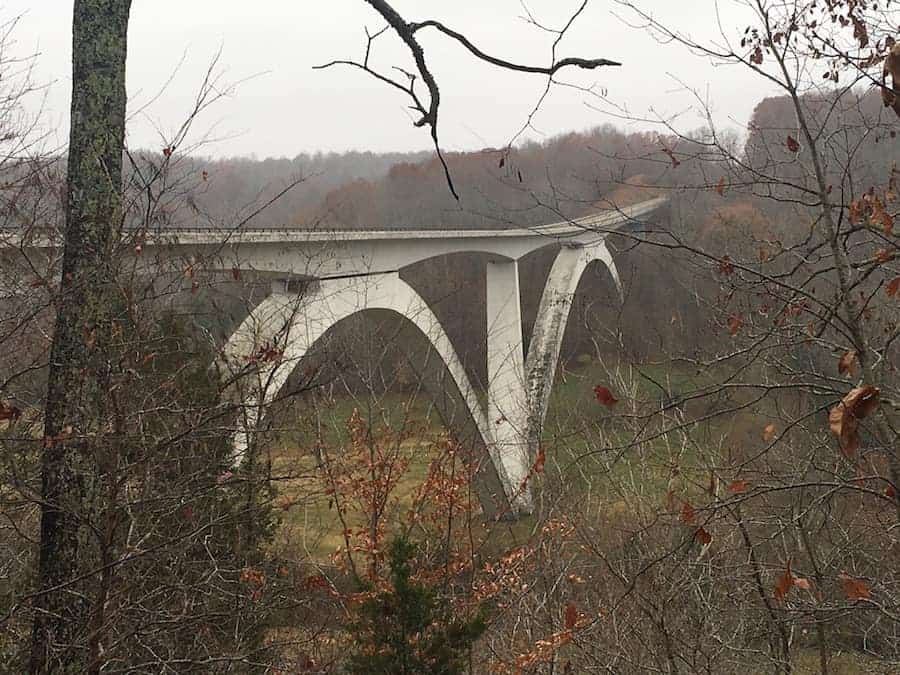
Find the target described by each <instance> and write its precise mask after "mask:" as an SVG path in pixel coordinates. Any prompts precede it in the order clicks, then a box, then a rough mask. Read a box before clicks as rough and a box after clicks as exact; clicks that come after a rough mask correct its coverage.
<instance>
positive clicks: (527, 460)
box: [224, 239, 619, 513]
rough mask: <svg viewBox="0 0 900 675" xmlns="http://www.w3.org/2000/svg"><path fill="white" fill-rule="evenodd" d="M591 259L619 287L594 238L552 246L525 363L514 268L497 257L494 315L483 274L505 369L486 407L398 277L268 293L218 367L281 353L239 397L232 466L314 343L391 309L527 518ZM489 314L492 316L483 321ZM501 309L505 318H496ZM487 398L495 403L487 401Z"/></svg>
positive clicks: (425, 309) (436, 325) (510, 502)
mask: <svg viewBox="0 0 900 675" xmlns="http://www.w3.org/2000/svg"><path fill="white" fill-rule="evenodd" d="M594 261H600V262H602V263H603V264H604V265H605V266H606V267H607V268H608V269H609V271H610V273H611V274H612V277H613V279H614V281H615V283H616V285H617V286H619V277H618V273H617V271H616V268H615V264H614V262H613V259H612V256H611V255H610V253H609V250H608V249H607V247H606V245H605V243H604V242H603V240H602V239H600V240H599V241H596V242H595V243H592V244H579V243H569V244H567V245H564V246H563V247H562V248H560V250H559V252H558V253H557V256H556V258H555V260H554V263H553V266H552V268H551V270H550V274H549V276H548V278H547V282H546V285H545V287H544V290H543V293H542V296H541V301H540V305H539V308H538V313H537V317H536V319H535V323H534V329H533V333H532V339H531V341H530V345H529V350H528V354H527V357H524V358H523V353H522V352H523V340H522V328H521V319H520V299H519V296H518V263H517V262H516V261H514V260H504V259H502V258H500V259H499V260H498V261H497V262H499V263H500V266H501V267H502V268H504V272H503V274H506V275H512V276H511V277H509V278H511V279H512V282H513V283H512V284H509V283H507V284H506V288H507V289H508V292H509V299H508V302H506V303H505V304H504V306H503V307H502V308H499V306H498V304H497V302H496V301H495V302H494V303H493V305H494V307H497V309H492V302H491V297H492V287H491V284H492V281H491V279H492V277H491V275H490V274H489V275H488V278H487V283H488V303H487V307H488V313H489V316H488V322H487V325H488V328H489V330H488V335H487V340H488V353H489V379H490V378H491V377H492V375H491V368H490V359H491V356H490V354H491V353H492V351H493V352H494V353H495V354H496V353H497V350H501V351H502V353H501V354H500V357H501V358H502V361H503V363H504V364H506V365H505V366H504V367H505V368H506V370H507V372H506V373H501V376H502V377H501V378H500V379H502V380H503V382H502V388H500V389H498V388H497V386H496V384H495V383H493V382H489V383H488V399H489V400H488V410H487V411H485V409H484V408H483V407H482V405H481V403H480V401H479V399H478V396H477V393H476V390H475V388H474V387H473V386H472V383H471V381H470V379H469V376H468V374H467V372H466V370H465V368H464V366H463V364H462V361H461V360H460V358H459V355H458V354H457V352H456V349H455V348H454V346H453V344H452V343H451V341H450V338H449V337H448V335H447V333H446V331H445V330H444V328H443V326H442V325H441V322H440V320H439V319H438V318H437V316H436V315H435V314H434V312H433V311H432V310H431V308H430V307H429V306H428V304H427V302H426V301H425V300H424V299H423V298H422V296H421V295H420V294H419V293H418V292H417V291H416V290H415V289H414V288H413V287H412V286H410V285H409V284H408V283H407V282H406V281H404V280H403V279H401V278H400V275H399V273H398V272H387V273H379V274H368V275H360V276H351V277H347V278H339V279H324V280H320V281H317V282H312V283H311V284H310V288H308V289H307V291H306V292H305V293H303V294H302V295H298V294H296V293H291V292H287V289H286V288H285V289H282V290H276V291H273V292H272V293H271V294H270V295H269V296H268V297H267V298H266V299H265V300H263V301H262V303H260V304H259V305H258V306H257V307H256V308H255V309H254V310H253V312H252V313H251V314H250V315H249V316H248V317H247V318H246V319H245V320H244V322H243V323H242V324H241V325H240V326H239V327H238V329H237V330H236V331H235V332H234V334H233V335H232V336H231V338H230V339H229V340H228V343H227V344H226V346H225V350H224V356H225V363H226V364H227V365H228V366H229V368H230V369H231V370H232V372H234V371H235V370H239V369H242V368H246V365H247V361H248V357H250V358H252V356H253V355H254V354H257V353H259V351H260V349H261V347H267V346H271V347H277V349H278V351H279V352H280V357H279V358H278V359H273V360H271V361H264V360H260V361H261V362H260V363H259V364H258V368H257V369H256V370H255V372H254V377H253V381H252V383H251V385H250V387H249V390H246V391H244V392H243V394H242V398H243V404H244V406H243V408H244V411H245V413H244V415H243V416H242V418H241V420H240V421H239V423H238V428H237V430H236V432H235V436H234V441H233V447H234V462H235V463H238V462H240V461H242V459H243V457H244V455H245V454H246V452H247V449H248V448H249V447H250V445H251V442H252V435H253V434H254V433H255V429H256V426H257V425H258V423H259V421H260V419H261V417H262V415H263V411H264V409H265V407H266V405H268V404H269V403H270V402H271V401H272V400H273V399H274V398H275V397H276V396H277V395H278V393H279V391H280V390H281V388H282V387H283V386H284V384H285V383H286V382H287V380H288V378H289V376H290V374H291V373H292V371H293V370H294V368H295V367H296V366H297V364H298V363H299V362H300V360H301V359H302V358H303V357H304V356H305V355H306V354H307V353H308V352H309V351H310V350H311V349H312V347H313V345H314V344H315V343H316V341H318V340H319V339H320V338H321V337H322V336H323V335H324V334H325V333H326V332H327V331H328V330H329V329H330V328H331V327H332V326H334V325H335V324H336V323H338V322H340V321H342V320H344V319H346V318H348V317H350V316H352V315H354V314H356V313H358V312H361V311H365V310H370V309H381V310H389V311H391V312H394V313H396V314H398V315H400V316H402V317H404V318H405V319H407V320H408V321H409V322H410V323H412V324H413V325H414V326H416V328H417V329H418V330H419V331H420V332H421V333H422V334H423V335H424V336H425V338H426V339H427V340H428V341H429V343H430V345H431V346H432V347H433V348H434V350H435V351H436V352H437V354H438V355H439V356H440V357H441V359H442V360H443V363H444V366H445V367H446V369H447V372H449V374H450V376H451V378H452V379H453V382H454V384H455V385H456V388H457V390H458V391H459V394H460V395H461V397H462V400H463V401H464V403H465V406H466V408H467V409H468V414H469V415H470V418H471V420H472V421H473V422H474V425H475V428H476V429H477V432H478V435H479V436H480V437H481V441H482V442H483V444H484V446H485V447H486V448H487V450H488V453H489V456H490V459H491V462H492V464H493V468H494V470H495V471H496V476H497V478H498V479H499V482H500V485H501V486H502V487H503V492H504V495H503V496H504V497H505V499H506V502H507V504H506V506H507V507H508V508H509V509H511V510H512V511H513V512H517V513H527V512H530V510H531V508H532V500H531V494H530V489H529V486H528V485H527V476H528V474H529V472H530V469H531V465H532V463H533V461H534V453H535V451H536V448H537V442H538V440H539V437H540V431H541V427H542V425H543V421H544V416H545V415H546V412H547V407H548V403H549V398H550V392H551V390H552V386H553V380H554V377H555V374H556V368H557V362H558V360H559V353H560V349H561V346H562V340H563V336H564V333H565V328H566V324H567V323H568V318H569V314H570V310H571V306H572V298H573V296H574V294H575V291H576V289H577V287H578V283H579V281H580V280H581V277H582V275H583V274H584V272H585V270H586V268H587V267H588V265H590V264H591V263H592V262H594ZM494 295H496V292H495V293H494ZM510 310H512V311H511V312H510ZM492 312H494V313H495V314H496V315H497V316H494V317H492V316H490V314H491V313H492ZM501 312H502V313H504V317H500V314H501ZM498 317H500V318H505V320H506V323H507V325H508V328H509V327H511V329H512V330H511V331H510V330H509V329H507V330H501V331H498V332H499V333H502V337H501V338H496V337H495V336H493V331H492V330H491V326H492V324H494V323H495V321H494V319H497V318H498ZM497 339H502V341H503V342H502V344H499V345H494V346H493V349H492V340H494V341H496V340H497ZM495 358H497V357H496V356H495ZM492 398H495V399H498V400H497V401H492ZM500 399H502V403H500V402H499V401H500ZM504 406H505V408H504ZM514 408H515V409H514ZM519 408H523V409H519ZM498 410H499V411H500V417H501V418H502V421H503V422H509V424H501V419H498V420H496V421H492V420H491V419H490V418H491V417H493V416H496V415H497V414H498V413H497V411H498Z"/></svg>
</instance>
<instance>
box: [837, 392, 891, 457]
mask: <svg viewBox="0 0 900 675" xmlns="http://www.w3.org/2000/svg"><path fill="white" fill-rule="evenodd" d="M880 393H881V392H880V391H879V390H878V388H877V387H873V386H872V385H870V384H867V385H863V386H862V387H856V388H855V389H851V390H850V392H849V393H848V394H847V395H846V396H845V397H844V398H843V399H842V400H841V402H840V403H838V404H837V405H836V406H834V407H833V408H832V409H831V412H830V413H829V414H828V426H829V428H830V429H831V433H833V434H834V435H835V436H837V437H838V441H839V443H840V446H841V451H842V452H843V453H844V455H845V456H846V457H853V456H854V455H855V454H856V451H857V450H859V420H861V419H865V418H866V417H868V416H869V415H870V414H872V412H873V411H874V410H875V409H876V408H877V407H878V401H879V396H880Z"/></svg>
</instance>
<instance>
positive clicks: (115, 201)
mask: <svg viewBox="0 0 900 675" xmlns="http://www.w3.org/2000/svg"><path fill="white" fill-rule="evenodd" d="M130 9H131V0H75V6H74V21H73V29H72V108H71V129H70V136H69V159H68V186H67V203H66V231H65V244H64V252H63V261H62V277H61V280H60V293H59V302H58V306H57V308H56V309H57V317H56V330H55V333H54V336H53V344H52V347H51V354H50V369H49V380H48V387H47V401H46V407H45V417H44V443H43V446H42V449H41V452H42V453H43V454H42V458H41V481H42V494H43V503H42V507H41V533H40V555H39V565H38V575H39V576H38V586H39V592H40V595H38V596H37V598H36V599H35V601H34V625H33V631H32V650H31V660H30V664H29V666H30V671H31V672H32V673H45V672H50V671H52V672H65V673H76V672H77V673H82V672H87V671H89V670H90V669H91V668H92V667H95V666H96V664H89V663H88V662H89V654H88V646H87V642H88V639H87V638H88V634H89V633H90V632H91V616H92V615H93V614H95V613H96V612H95V611H94V610H92V606H93V604H94V603H95V601H96V600H95V599H94V595H95V590H94V588H95V587H96V585H97V584H96V583H95V581H96V579H95V577H96V574H94V573H93V572H92V570H95V569H96V562H97V558H96V556H95V555H92V551H94V550H96V546H97V542H96V541H95V535H94V534H93V533H92V530H91V525H92V520H93V518H92V512H93V511H94V509H95V508H96V507H97V501H98V500H99V499H100V495H99V494H98V490H99V489H100V482H101V481H100V479H99V477H98V470H97V463H96V461H97V459H96V452H95V450H96V444H97V441H98V440H99V439H101V438H102V434H103V423H102V421H103V408H104V398H105V388H104V381H105V380H106V378H107V372H106V371H107V366H106V358H105V355H104V351H105V350H104V347H105V346H106V345H107V344H108V341H109V339H108V336H109V331H110V316H111V313H112V303H111V302H110V301H111V299H112V295H111V291H112V283H111V282H112V278H113V265H112V256H111V253H112V247H113V243H114V234H115V233H116V232H117V231H118V229H119V227H120V225H121V217H122V215H121V213H122V206H121V191H122V154H123V147H124V139H125V102H126V95H125V58H126V47H127V29H128V17H129V12H130Z"/></svg>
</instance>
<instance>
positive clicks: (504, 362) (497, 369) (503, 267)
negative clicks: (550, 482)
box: [485, 260, 532, 513]
mask: <svg viewBox="0 0 900 675" xmlns="http://www.w3.org/2000/svg"><path fill="white" fill-rule="evenodd" d="M486 288H487V302H486V308H487V377H488V381H487V415H488V423H489V425H490V435H491V437H490V438H488V439H485V440H486V442H487V443H488V444H489V448H490V449H491V456H492V457H494V461H495V463H497V464H499V465H500V467H502V474H505V476H504V478H505V481H506V484H507V496H508V497H509V499H510V506H511V508H512V510H513V511H514V512H515V513H530V512H531V510H532V499H531V486H530V485H528V474H529V470H530V468H531V461H530V452H529V447H528V429H527V425H528V418H529V415H528V400H527V396H526V390H525V377H524V374H525V359H524V353H523V352H524V342H523V339H522V312H521V302H520V297H519V265H518V263H517V262H516V261H514V260H499V261H497V260H492V261H489V262H488V264H487V270H486Z"/></svg>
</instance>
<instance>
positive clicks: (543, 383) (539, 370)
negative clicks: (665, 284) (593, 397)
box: [525, 241, 622, 452]
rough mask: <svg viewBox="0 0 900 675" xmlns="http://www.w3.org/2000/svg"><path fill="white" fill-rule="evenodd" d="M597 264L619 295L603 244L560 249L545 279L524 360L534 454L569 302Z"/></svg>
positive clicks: (615, 274) (616, 276)
mask: <svg viewBox="0 0 900 675" xmlns="http://www.w3.org/2000/svg"><path fill="white" fill-rule="evenodd" d="M594 262H600V263H602V264H603V265H604V266H605V267H606V268H607V269H608V270H609V273H610V275H611V276H612V279H613V282H614V283H615V285H616V288H617V289H618V291H619V294H620V295H621V293H622V282H621V280H620V278H619V272H618V270H617V269H616V265H615V262H614V261H613V257H612V255H611V254H610V252H609V249H608V248H607V247H606V244H605V242H603V241H599V242H597V243H595V244H590V245H585V246H583V247H566V246H564V247H562V248H561V249H560V251H559V253H558V254H557V256H556V259H555V260H554V262H553V266H552V268H551V269H550V274H549V276H548V277H547V282H546V285H545V286H544V291H543V294H542V295H541V301H540V305H539V306H538V312H537V317H536V318H535V322H534V329H533V331H532V334H531V341H530V343H529V346H528V356H527V357H526V359H525V378H526V387H527V392H528V393H527V397H528V414H529V418H528V424H527V428H528V437H529V445H530V446H531V451H532V452H534V451H535V450H536V448H537V444H538V442H539V441H540V436H541V430H542V428H543V424H544V419H545V417H546V415H547V407H548V405H549V403H550V394H551V392H552V390H553V382H554V380H555V378H556V369H557V367H558V365H559V353H560V350H561V349H562V342H563V336H564V335H565V332H566V325H567V324H568V322H569V316H570V315H571V310H572V301H573V299H574V297H575V291H576V290H577V289H578V284H579V282H580V281H581V278H582V276H584V272H585V270H586V269H587V268H588V266H589V265H590V264H591V263H594Z"/></svg>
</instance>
